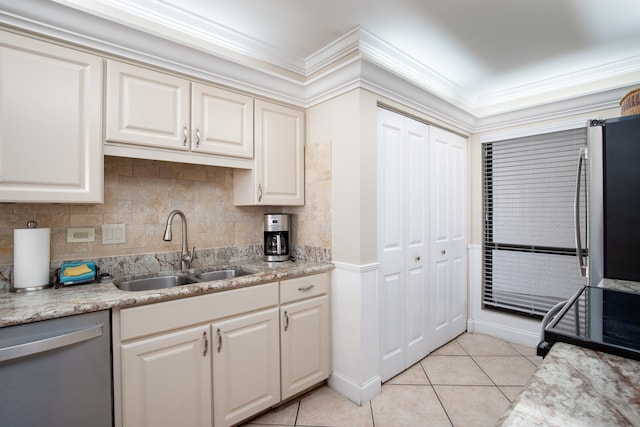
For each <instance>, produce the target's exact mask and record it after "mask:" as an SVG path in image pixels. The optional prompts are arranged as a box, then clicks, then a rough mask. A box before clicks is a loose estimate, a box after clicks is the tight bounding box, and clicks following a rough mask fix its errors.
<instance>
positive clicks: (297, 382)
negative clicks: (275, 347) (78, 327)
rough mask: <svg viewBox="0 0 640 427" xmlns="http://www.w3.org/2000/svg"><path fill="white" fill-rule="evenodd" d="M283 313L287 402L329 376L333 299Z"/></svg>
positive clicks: (313, 301) (284, 393)
mask: <svg viewBox="0 0 640 427" xmlns="http://www.w3.org/2000/svg"><path fill="white" fill-rule="evenodd" d="M280 313H281V318H282V332H281V339H280V342H281V351H280V358H281V367H282V372H281V375H282V399H287V398H289V397H291V396H294V395H295V394H297V393H300V392H301V391H304V390H306V389H307V388H309V387H311V386H313V385H314V384H318V383H319V382H321V381H323V380H325V379H326V378H327V377H328V376H329V366H330V363H329V354H330V353H329V350H330V345H329V327H328V326H329V297H328V296H327V295H323V296H320V297H317V298H311V299H308V300H303V301H300V302H295V303H291V304H286V305H283V306H282V307H280Z"/></svg>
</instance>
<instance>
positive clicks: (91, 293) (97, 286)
mask: <svg viewBox="0 0 640 427" xmlns="http://www.w3.org/2000/svg"><path fill="white" fill-rule="evenodd" d="M273 264H274V263H266V262H265V263H262V262H256V261H251V262H247V263H242V262H239V263H234V265H235V266H242V267H243V268H247V269H251V270H253V271H257V273H255V274H251V275H247V276H240V277H236V278H232V279H224V280H215V281H211V282H201V283H194V284H190V285H182V286H175V287H171V288H165V289H158V290H151V291H137V292H132V291H122V290H120V289H118V288H117V287H116V286H115V285H114V284H113V281H108V282H102V283H90V284H84V285H72V286H62V287H60V288H57V289H56V288H47V289H42V290H38V291H32V292H22V293H15V292H9V291H8V290H5V291H2V292H0V328H1V327H7V326H13V325H20V324H24V323H31V322H38V321H42V320H49V319H55V318H59V317H65V316H71V315H75V314H82V313H90V312H94V311H100V310H109V309H112V308H126V307H133V306H137V305H145V304H153V303H158V302H162V301H168V300H172V299H179V298H188V297H194V296H198V295H205V294H211V293H215V292H223V291H227V290H232V289H238V288H244V287H248V286H255V285H261V284H265V283H270V282H276V281H279V280H283V279H289V278H294V277H300V276H305V275H311V274H318V273H322V272H325V271H331V270H332V269H333V268H334V265H333V264H332V263H330V262H320V263H318V262H286V263H282V264H278V265H276V266H274V265H273ZM215 269H220V268H215Z"/></svg>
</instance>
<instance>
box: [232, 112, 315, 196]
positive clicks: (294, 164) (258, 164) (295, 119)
mask: <svg viewBox="0 0 640 427" xmlns="http://www.w3.org/2000/svg"><path fill="white" fill-rule="evenodd" d="M233 179H234V204H235V205H273V206H277V205H280V206H303V205H304V112H302V111H300V110H295V109H293V108H289V107H285V106H282V105H278V104H272V103H270V102H266V101H260V100H256V101H255V158H254V164H253V169H252V170H235V171H234V175H233Z"/></svg>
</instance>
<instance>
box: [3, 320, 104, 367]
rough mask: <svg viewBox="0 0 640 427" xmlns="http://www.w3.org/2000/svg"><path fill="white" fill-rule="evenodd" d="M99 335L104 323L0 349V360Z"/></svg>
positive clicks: (28, 354)
mask: <svg viewBox="0 0 640 427" xmlns="http://www.w3.org/2000/svg"><path fill="white" fill-rule="evenodd" d="M99 336H102V325H96V326H93V327H91V328H87V329H81V330H79V331H75V332H70V333H68V334H64V335H58V336H55V337H51V338H45V339H43V340H39V341H33V342H28V343H25V344H18V345H14V346H11V347H5V348H2V349H0V362H4V361H6V360H12V359H18V358H20V357H25V356H31V355H33V354H38V353H42V352H45V351H48V350H53V349H56V348H60V347H67V346H69V345H72V344H77V343H79V342H83V341H88V340H90V339H93V338H96V337H99Z"/></svg>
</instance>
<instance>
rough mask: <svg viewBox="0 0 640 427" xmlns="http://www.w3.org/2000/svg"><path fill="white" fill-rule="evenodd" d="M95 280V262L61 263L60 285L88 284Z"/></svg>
mask: <svg viewBox="0 0 640 427" xmlns="http://www.w3.org/2000/svg"><path fill="white" fill-rule="evenodd" d="M95 278H96V263H95V262H63V263H62V266H61V267H60V283H65V284H68V285H72V284H76V283H86V282H90V281H92V280H94V279H95Z"/></svg>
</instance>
